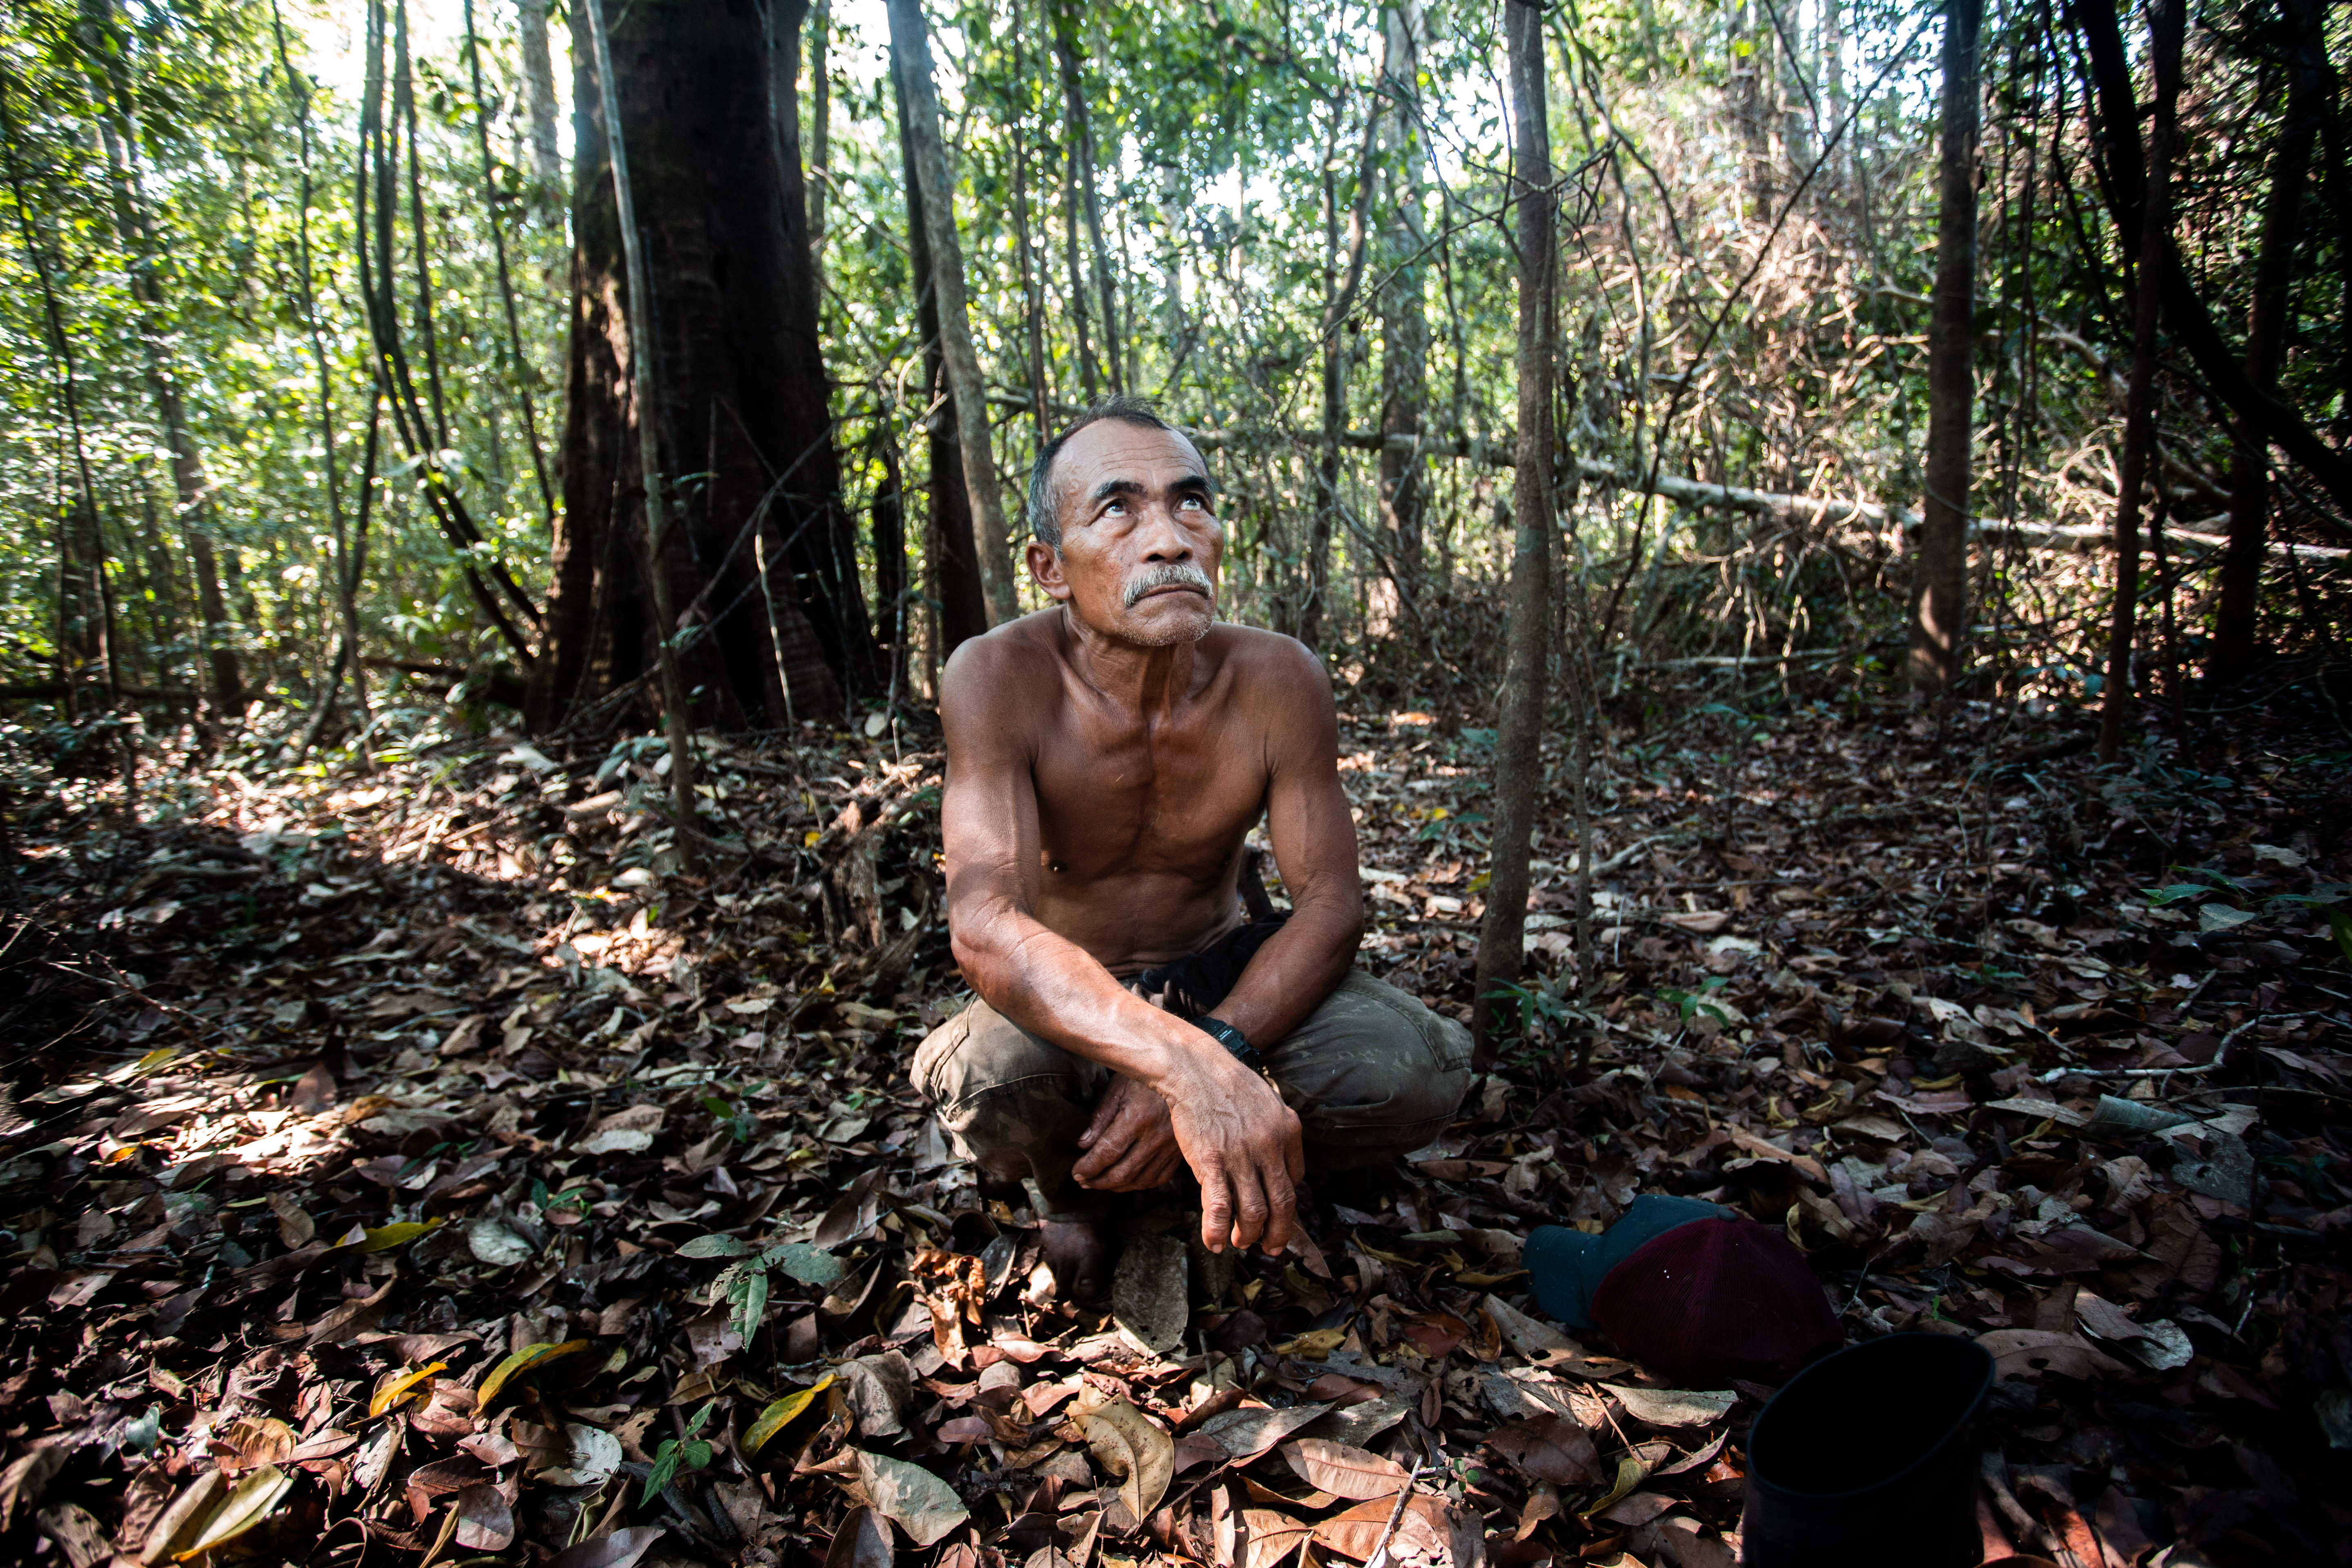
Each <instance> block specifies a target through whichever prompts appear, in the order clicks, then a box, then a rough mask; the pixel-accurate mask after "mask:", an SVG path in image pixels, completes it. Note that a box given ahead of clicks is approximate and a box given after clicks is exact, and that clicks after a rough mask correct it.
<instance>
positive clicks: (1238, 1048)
mask: <svg viewBox="0 0 2352 1568" xmlns="http://www.w3.org/2000/svg"><path fill="white" fill-rule="evenodd" d="M1192 1026H1193V1027H1195V1028H1197V1029H1199V1030H1201V1031H1202V1033H1204V1034H1206V1035H1207V1036H1208V1037H1210V1038H1211V1039H1213V1040H1215V1041H1216V1042H1217V1044H1219V1045H1221V1046H1223V1047H1225V1054H1226V1055H1228V1056H1230V1057H1232V1058H1234V1060H1235V1061H1237V1062H1239V1063H1241V1064H1242V1066H1244V1067H1245V1068H1251V1069H1252V1070H1254V1071H1255V1070H1259V1069H1262V1068H1265V1054H1264V1053H1263V1052H1261V1051H1260V1050H1259V1049H1258V1048H1257V1047H1255V1046H1253V1045H1251V1044H1250V1043H1249V1037H1248V1036H1246V1035H1244V1034H1243V1033H1242V1032H1241V1031H1240V1030H1239V1029H1236V1028H1234V1026H1232V1025H1231V1024H1228V1023H1226V1022H1225V1021H1224V1020H1223V1018H1209V1017H1202V1018H1195V1019H1193V1020H1192Z"/></svg>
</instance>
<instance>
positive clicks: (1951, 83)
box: [1911, 0, 1984, 697]
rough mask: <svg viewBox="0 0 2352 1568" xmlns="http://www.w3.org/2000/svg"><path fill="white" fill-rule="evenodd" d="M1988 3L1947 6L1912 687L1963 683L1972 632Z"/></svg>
mask: <svg viewBox="0 0 2352 1568" xmlns="http://www.w3.org/2000/svg"><path fill="white" fill-rule="evenodd" d="M1983 23H1984V0H1949V3H1948V5H1946V6H1945V8H1944V94H1943V130H1942V146H1941V152H1940V156H1939V163H1940V168H1939V170H1938V174H1937V216H1936V293H1935V300H1934V303H1933V304H1932V306H1931V307H1930V315H1929V319H1928V326H1927V497H1926V499H1925V500H1923V501H1922V502H1921V503H1920V508H1919V511H1920V516H1921V520H1922V521H1921V525H1920V529H1919V554H1918V560H1917V565H1916V573H1917V575H1916V579H1915V580H1914V582H1913V584H1912V587H1911V687H1912V689H1913V690H1915V691H1917V692H1919V693H1921V694H1923V695H1925V696H1928V697H1935V696H1939V695H1941V694H1942V693H1943V692H1944V691H1946V690H1948V689H1949V688H1950V687H1951V684H1952V683H1953V682H1954V681H1956V680H1958V679H1959V678H1960V661H1961V658H1962V653H1963V647H1964V645H1965V644H1966V643H1967V640H1968V632H1969V469H1970V467H1971V464H1970V452H1969V435H1970V427H1971V425H1972V422H1973V420H1974V418H1975V405H1976V359H1975V355H1976V309H1977V124H1978V108H1977V99H1978V94H1977V74H1978V60H1979V37H1980V35H1981V33H1982V30H1983Z"/></svg>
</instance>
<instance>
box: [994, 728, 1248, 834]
mask: <svg viewBox="0 0 2352 1568" xmlns="http://www.w3.org/2000/svg"><path fill="white" fill-rule="evenodd" d="M1241 729H1242V727H1241V726H1236V725H1232V724H1229V723H1219V722H1213V721H1203V722H1198V723H1194V724H1191V725H1161V726H1154V727H1146V726H1143V725H1113V724H1103V723H1090V724H1083V725H1073V726H1070V727H1068V728H1067V729H1066V730H1065V731H1062V732H1061V733H1059V734H1057V735H1055V737H1053V738H1052V742H1051V743H1049V744H1047V745H1046V746H1045V747H1042V748H1041V749H1040V752H1039V754H1038V757H1037V761H1036V764H1035V767H1034V782H1035V786H1036V795H1037V810H1038V818H1039V826H1040V827H1041V828H1042V829H1043V834H1044V840H1045V848H1046V850H1047V851H1048V853H1049V854H1050V855H1052V856H1054V857H1055V858H1057V859H1062V860H1076V861H1086V862H1091V863H1092V865H1093V867H1094V868H1105V866H1104V862H1105V860H1106V858H1109V859H1113V860H1117V859H1122V858H1128V857H1131V856H1133V855H1136V854H1139V853H1140V854H1142V855H1144V856H1145V857H1146V858H1150V859H1151V860H1154V861H1161V862H1163V863H1166V862H1173V863H1179V864H1181V863H1187V862H1190V861H1192V860H1194V859H1197V858H1202V857H1207V858H1212V859H1220V858H1223V856H1225V855H1226V854H1228V853H1229V852H1230V851H1231V848H1232V845H1233V841H1234V839H1235V838H1236V837H1239V835H1241V834H1242V833H1244V832H1246V831H1247V830H1248V828H1249V826H1250V824H1251V823H1252V822H1254V821H1255V819H1256V817H1257V815H1258V813H1259V811H1260V810H1261V809H1262V808H1263V806H1264V805H1265V791H1266V782H1267V780H1266V770H1265V749H1264V746H1263V745H1262V744H1261V743H1259V742H1258V741H1257V740H1256V738H1255V737H1252V736H1247V735H1245V734H1243V733H1237V732H1236V731H1239V730H1241ZM1074 868H1075V867H1074Z"/></svg>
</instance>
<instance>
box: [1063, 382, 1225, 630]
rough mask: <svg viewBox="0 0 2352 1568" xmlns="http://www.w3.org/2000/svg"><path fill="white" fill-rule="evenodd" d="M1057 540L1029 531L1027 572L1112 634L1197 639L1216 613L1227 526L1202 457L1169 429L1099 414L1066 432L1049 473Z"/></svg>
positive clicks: (1080, 616) (1096, 626) (1072, 609)
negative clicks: (1048, 541)
mask: <svg viewBox="0 0 2352 1568" xmlns="http://www.w3.org/2000/svg"><path fill="white" fill-rule="evenodd" d="M1049 479H1050V482H1051V485H1052V493H1053V497H1054V503H1055V507H1056V509H1057V510H1059V512H1060V515H1061V523H1062V547H1061V549H1059V550H1053V549H1049V548H1048V547H1047V546H1045V545H1044V544H1041V543H1039V542H1036V541H1034V540H1032V541H1031V542H1030V543H1029V548H1028V552H1027V553H1028V561H1029V571H1030V574H1031V575H1032V576H1034V577H1035V578H1036V579H1037V582H1038V584H1039V585H1040V586H1042V587H1043V588H1044V589H1045V592H1046V593H1048V594H1051V595H1053V596H1054V597H1055V598H1056V599H1058V600H1060V601H1061V602H1062V603H1063V604H1065V605H1068V606H1069V609H1070V613H1071V614H1072V615H1074V616H1076V617H1077V618H1078V619H1079V620H1081V621H1083V622H1085V623H1086V625H1087V626H1089V627H1091V628H1093V629H1094V630H1096V631H1097V632H1100V633H1102V634H1104V635H1106V636H1108V637H1114V638H1116V639H1118V641H1120V642H1125V643H1131V644H1135V645H1138V646H1140V647H1171V646H1173V645H1176V644H1179V643H1187V642H1198V641H1200V640H1201V638H1202V637H1206V636H1207V635H1208V632H1209V627H1210V626H1211V625H1213V623H1214V622H1215V620H1216V612H1217V600H1216V593H1217V569H1218V566H1219V565H1220V563H1222V562H1223V559H1224V550H1225V531H1224V527H1223V524H1222V523H1220V522H1219V521H1217V517H1216V513H1215V511H1214V510H1213V508H1212V497H1211V493H1210V489H1209V470H1208V466H1207V465H1206V464H1204V463H1202V461H1201V454H1200V453H1199V452H1198V451H1196V450H1194V449H1193V447H1192V442H1190V441H1188V440H1186V439H1185V438H1184V437H1181V436H1179V435H1178V434H1176V433H1175V432H1174V431H1172V430H1155V429H1153V428H1151V427H1150V426H1148V425H1129V424H1127V423H1125V422H1124V421H1121V420H1117V419H1105V420H1102V421H1101V422H1099V423H1097V424H1094V425H1089V426H1087V427H1086V428H1085V429H1083V430H1081V431H1079V432H1078V433H1077V434H1076V436H1073V437H1070V440H1069V444H1068V445H1067V446H1066V447H1063V448H1062V451H1061V455H1060V456H1059V457H1057V458H1055V460H1054V468H1053V472H1052V474H1051V475H1050V476H1049Z"/></svg>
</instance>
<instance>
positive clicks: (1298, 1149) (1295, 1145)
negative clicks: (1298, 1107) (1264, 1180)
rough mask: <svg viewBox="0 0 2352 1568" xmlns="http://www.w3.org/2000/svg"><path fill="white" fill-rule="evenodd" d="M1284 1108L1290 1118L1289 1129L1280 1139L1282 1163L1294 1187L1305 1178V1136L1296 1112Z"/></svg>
mask: <svg viewBox="0 0 2352 1568" xmlns="http://www.w3.org/2000/svg"><path fill="white" fill-rule="evenodd" d="M1284 1110H1285V1113H1286V1115H1288V1116H1289V1118H1290V1131H1289V1133H1288V1135H1287V1136H1286V1137H1285V1138H1284V1139H1283V1141H1282V1164H1283V1169H1284V1170H1285V1171H1286V1172H1287V1173H1288V1174H1289V1176H1290V1182H1291V1185H1292V1186H1294V1187H1295V1186H1297V1184H1299V1183H1301V1182H1303V1181H1305V1180H1306V1179H1307V1137H1306V1133H1305V1131H1303V1130H1302V1129H1301V1128H1300V1126H1299V1123H1298V1112H1297V1111H1295V1110H1289V1109H1288V1108H1287V1107H1285V1108H1284Z"/></svg>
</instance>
